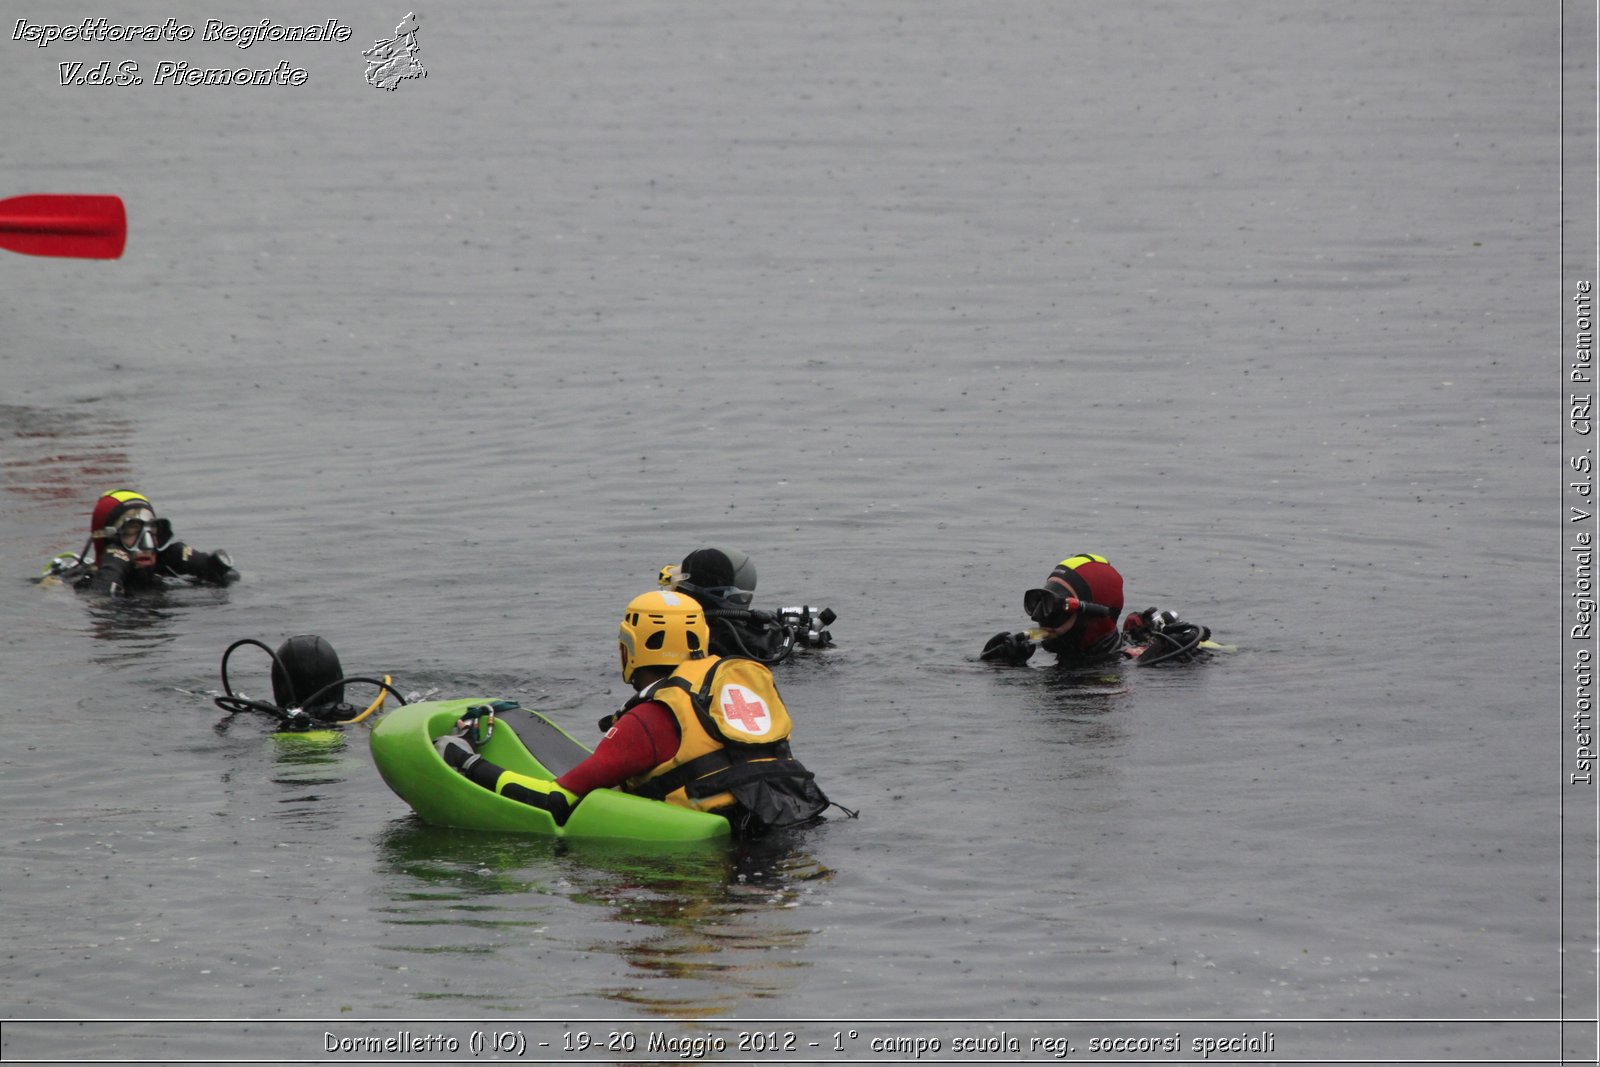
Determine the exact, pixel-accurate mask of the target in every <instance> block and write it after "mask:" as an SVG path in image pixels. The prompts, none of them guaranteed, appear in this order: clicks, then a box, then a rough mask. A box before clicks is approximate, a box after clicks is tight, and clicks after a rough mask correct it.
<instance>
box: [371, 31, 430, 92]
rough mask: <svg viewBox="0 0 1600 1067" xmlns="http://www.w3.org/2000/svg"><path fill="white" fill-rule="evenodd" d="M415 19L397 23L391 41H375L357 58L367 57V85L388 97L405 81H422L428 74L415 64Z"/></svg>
mask: <svg viewBox="0 0 1600 1067" xmlns="http://www.w3.org/2000/svg"><path fill="white" fill-rule="evenodd" d="M417 21H418V20H417V16H416V13H415V12H412V13H410V14H408V15H406V17H405V18H403V19H401V20H400V25H398V26H396V27H395V28H394V37H393V39H391V40H388V41H376V42H374V43H373V45H372V47H371V48H369V49H367V50H366V51H365V52H362V53H361V54H362V55H364V56H366V57H367V84H368V85H370V86H372V87H373V88H375V89H387V90H389V91H390V92H391V93H392V92H394V90H395V87H396V86H398V85H399V84H400V83H401V82H403V81H405V80H406V79H407V78H426V77H427V76H428V72H427V70H426V69H424V68H423V66H422V64H421V63H419V62H417Z"/></svg>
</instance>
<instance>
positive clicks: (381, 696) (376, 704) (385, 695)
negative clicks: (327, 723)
mask: <svg viewBox="0 0 1600 1067" xmlns="http://www.w3.org/2000/svg"><path fill="white" fill-rule="evenodd" d="M383 684H384V686H385V687H387V686H388V684H389V676H388V675H387V674H386V675H384V676H383ZM388 699H389V690H388V689H387V688H383V689H379V690H378V699H377V700H374V701H373V702H372V704H371V705H370V706H369V707H368V708H367V710H366V711H363V712H362V713H361V714H360V715H357V716H356V717H355V718H353V719H346V720H344V721H343V722H341V723H340V724H339V725H340V726H349V725H351V724H352V723H358V722H360V721H361V720H362V719H365V718H366V717H367V716H368V715H371V714H372V713H373V712H375V711H377V710H378V709H379V708H381V707H383V702H384V701H385V700H388Z"/></svg>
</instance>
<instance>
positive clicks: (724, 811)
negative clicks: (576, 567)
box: [436, 590, 829, 837]
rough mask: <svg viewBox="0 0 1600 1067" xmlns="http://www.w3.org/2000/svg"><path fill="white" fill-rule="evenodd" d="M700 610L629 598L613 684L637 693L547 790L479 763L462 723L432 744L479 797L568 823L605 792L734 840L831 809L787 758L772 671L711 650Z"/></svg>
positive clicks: (681, 601)
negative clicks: (697, 814) (714, 823)
mask: <svg viewBox="0 0 1600 1067" xmlns="http://www.w3.org/2000/svg"><path fill="white" fill-rule="evenodd" d="M710 640H711V635H710V631H709V629H708V628H707V626H706V621H705V613H704V612H703V611H702V610H701V607H700V605H699V604H698V603H696V602H695V601H694V600H692V599H690V598H689V597H688V596H686V595H684V594H683V593H681V592H674V591H671V590H657V591H652V592H649V593H644V594H641V595H640V596H637V597H634V598H633V600H631V601H630V602H629V603H628V606H627V607H626V608H625V609H624V611H623V616H622V625H621V627H620V629H619V631H618V635H617V641H618V648H619V652H620V655H621V659H622V678H623V680H624V681H626V682H628V683H629V684H630V685H632V686H633V688H634V690H635V693H636V695H635V696H634V697H633V698H632V699H630V700H629V701H628V702H627V703H626V704H625V705H623V707H622V710H621V711H618V712H617V713H615V714H614V715H609V716H607V717H606V718H605V719H603V720H601V723H600V725H601V728H602V729H604V730H605V731H606V733H605V736H604V737H602V738H601V739H600V743H599V744H598V745H596V746H595V750H594V752H593V753H592V754H591V755H590V756H588V758H586V759H584V760H583V761H582V762H581V763H579V764H578V765H577V766H576V767H573V768H572V769H571V770H569V771H567V772H566V773H565V774H562V775H560V776H559V777H557V778H556V779H555V781H554V782H549V781H542V780H540V779H536V778H530V777H528V776H526V775H521V774H517V773H515V772H512V771H507V770H506V769H505V768H503V767H500V766H497V765H495V764H492V763H490V762H488V761H487V760H485V759H484V758H483V757H482V756H480V755H479V754H478V752H477V748H476V747H475V745H474V743H473V740H472V738H473V736H474V735H475V730H476V728H477V727H476V724H475V723H474V721H472V720H469V719H463V720H462V721H461V722H460V723H458V724H457V731H456V732H455V733H452V734H447V735H445V736H444V737H441V738H440V739H439V740H438V741H437V742H436V746H437V748H438V749H439V754H440V755H441V756H442V757H443V758H444V761H445V763H447V764H449V765H450V766H451V767H454V768H456V769H457V770H458V771H460V772H461V773H462V774H464V775H466V776H467V777H468V778H469V779H471V780H472V781H474V782H477V783H478V784H479V785H481V786H483V787H484V788H486V789H491V790H494V791H495V792H498V793H500V794H501V795H502V796H505V797H509V798H510V799H512V800H517V801H521V802H522V803H525V804H531V805H534V806H535V807H540V808H543V809H545V810H546V811H548V812H550V813H551V815H553V816H554V817H555V820H556V822H557V823H565V822H566V820H567V817H568V815H570V814H571V812H572V808H573V807H574V806H575V805H576V804H577V803H578V800H579V798H581V797H583V796H584V795H585V794H587V793H589V792H591V791H593V790H595V789H603V788H606V787H609V786H621V787H623V788H624V789H626V790H627V791H628V792H630V793H634V794H637V795H639V796H645V797H650V798H652V799H654V800H664V801H666V802H667V803H669V804H676V805H679V806H681V807H686V808H692V809H694V810H697V811H709V812H714V813H716V814H718V815H722V816H724V817H726V818H727V819H728V821H729V822H730V823H732V824H733V827H734V831H735V832H736V833H738V834H740V835H741V836H745V837H751V836H756V835H759V834H761V833H764V832H766V831H767V830H771V829H777V828H780V827H785V826H795V825H798V824H801V823H805V822H808V821H810V820H811V819H814V818H816V817H817V816H818V815H820V814H821V813H822V812H823V810H824V809H825V808H827V807H828V805H829V800H828V798H827V796H826V795H824V794H823V792H822V790H821V788H819V787H818V786H817V784H816V781H815V780H814V778H813V776H812V774H811V772H810V771H808V770H806V769H805V767H803V766H802V765H801V764H800V762H799V761H798V760H796V759H795V758H794V756H793V754H792V753H791V752H790V750H789V735H790V733H791V730H792V724H791V722H790V719H789V713H788V710H787V709H786V708H785V707H784V703H783V700H782V698H781V697H779V695H778V689H777V686H776V685H775V684H774V682H773V680H772V672H771V671H769V670H768V669H767V668H766V667H765V666H763V665H762V664H760V663H757V662H755V661H753V660H750V659H745V658H741V657H727V658H725V657H722V656H718V655H716V654H714V653H710V654H708V652H707V649H708V647H709V645H710Z"/></svg>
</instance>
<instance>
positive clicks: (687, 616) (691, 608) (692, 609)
mask: <svg viewBox="0 0 1600 1067" xmlns="http://www.w3.org/2000/svg"><path fill="white" fill-rule="evenodd" d="M710 645H711V634H710V631H709V630H707V629H706V618H705V613H704V612H702V611H701V610H700V605H699V604H697V603H695V602H694V600H692V599H690V598H689V597H687V596H684V595H683V594H682V593H675V592H672V591H671V590H669V589H656V590H652V591H650V592H648V593H641V594H639V595H638V596H636V597H634V598H633V599H632V600H630V601H628V606H627V607H626V608H624V609H623V612H622V626H621V627H620V628H619V629H618V631H617V649H618V651H619V652H620V654H621V657H622V680H623V681H625V682H632V681H633V672H634V671H636V670H638V669H639V668H640V667H676V666H677V665H678V664H680V663H682V662H683V661H684V660H689V659H698V658H699V657H701V656H704V655H705V654H706V652H707V651H708V649H709V647H710Z"/></svg>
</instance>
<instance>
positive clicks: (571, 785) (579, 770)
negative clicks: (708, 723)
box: [556, 700, 678, 797]
mask: <svg viewBox="0 0 1600 1067" xmlns="http://www.w3.org/2000/svg"><path fill="white" fill-rule="evenodd" d="M677 751H678V722H677V720H676V719H674V718H673V717H672V712H670V711H668V710H667V708H666V706H665V705H663V704H658V703H656V702H655V701H653V700H649V701H646V702H645V703H643V704H635V705H634V706H633V707H631V708H629V709H628V711H627V714H625V715H623V716H622V718H620V719H618V720H617V723H616V725H615V726H613V727H611V729H609V730H607V731H606V735H605V736H604V737H602V738H601V739H600V743H599V744H598V745H596V746H595V748H594V754H593V755H592V756H590V757H589V758H588V759H586V760H584V761H583V762H582V763H580V764H578V765H577V766H576V767H574V768H572V770H570V771H568V772H567V773H566V774H563V775H562V776H561V777H560V778H557V779H556V785H559V786H560V787H561V788H563V789H566V790H569V791H571V792H573V793H576V794H578V795H579V796H580V797H581V796H583V795H584V794H585V793H588V792H590V791H591V790H595V789H604V788H605V787H607V786H613V785H621V784H622V783H623V782H625V781H627V780H628V779H629V778H632V777H634V776H635V775H640V774H644V773H645V772H646V771H648V770H650V768H652V767H655V766H657V765H659V764H662V763H665V762H667V760H669V759H671V758H672V756H673V754H674V753H676V752H677Z"/></svg>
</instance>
